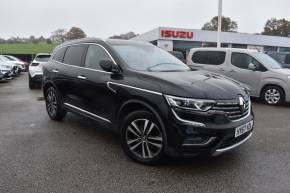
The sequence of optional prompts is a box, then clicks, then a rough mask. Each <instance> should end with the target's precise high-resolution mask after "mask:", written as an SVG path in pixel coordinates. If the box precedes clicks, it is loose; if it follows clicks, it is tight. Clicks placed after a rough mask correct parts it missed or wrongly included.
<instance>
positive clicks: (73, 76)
mask: <svg viewBox="0 0 290 193" xmlns="http://www.w3.org/2000/svg"><path fill="white" fill-rule="evenodd" d="M86 48H87V45H72V46H69V47H68V48H67V50H66V52H65V55H64V58H63V62H62V63H59V64H58V65H57V66H56V67H54V68H53V69H52V71H53V73H54V74H55V80H54V82H55V83H56V84H57V88H58V89H59V91H60V93H61V94H62V98H63V102H64V103H65V104H66V105H73V106H76V107H77V106H79V105H80V103H81V102H80V101H81V99H80V98H79V96H78V93H77V91H78V90H77V87H76V86H77V84H78V78H77V74H78V71H79V68H80V66H81V64H82V62H83V59H84V54H85V50H86Z"/></svg>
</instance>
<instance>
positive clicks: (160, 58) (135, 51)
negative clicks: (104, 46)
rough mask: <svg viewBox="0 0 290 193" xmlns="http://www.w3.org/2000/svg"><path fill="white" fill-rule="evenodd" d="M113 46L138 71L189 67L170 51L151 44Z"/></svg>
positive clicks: (186, 69) (174, 69) (181, 69)
mask: <svg viewBox="0 0 290 193" xmlns="http://www.w3.org/2000/svg"><path fill="white" fill-rule="evenodd" d="M113 48H114V49H115V50H116V51H117V53H118V54H119V55H120V56H121V57H122V58H123V60H124V61H125V62H126V63H127V64H128V65H129V67H130V68H132V69H134V70H138V71H159V72H160V71H189V70H190V69H189V67H188V66H186V65H185V64H183V63H182V62H181V61H180V60H178V59H177V58H175V57H174V56H172V55H171V54H170V53H168V52H166V51H164V50H162V49H160V48H158V47H156V46H153V45H144V44H116V45H113Z"/></svg>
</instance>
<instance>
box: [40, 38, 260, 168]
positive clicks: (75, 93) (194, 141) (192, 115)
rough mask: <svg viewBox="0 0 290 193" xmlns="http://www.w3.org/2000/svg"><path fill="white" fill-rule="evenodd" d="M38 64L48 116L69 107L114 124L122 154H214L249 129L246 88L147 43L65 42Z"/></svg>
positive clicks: (150, 160) (150, 159)
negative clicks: (42, 71) (40, 64)
mask: <svg viewBox="0 0 290 193" xmlns="http://www.w3.org/2000/svg"><path fill="white" fill-rule="evenodd" d="M43 70H44V74H43V91H44V96H45V101H46V108H47V112H48V115H49V117H50V118H51V119H52V120H57V121H58V120H62V119H63V118H64V117H65V115H66V113H67V112H68V111H70V112H74V113H77V114H80V115H83V116H86V117H89V118H91V119H94V120H96V121H98V122H100V123H101V124H103V125H104V126H108V127H110V128H113V129H115V130H116V131H118V132H119V133H120V138H121V143H122V147H123V149H124V151H125V152H126V153H127V155H128V156H129V157H131V158H132V159H134V160H135V161H138V162H141V163H143V164H155V163H158V162H159V161H161V160H162V158H164V156H165V155H170V156H195V155H201V154H203V155H217V154H220V153H223V152H226V151H228V150H231V149H233V148H235V147H237V146H239V145H240V144H242V143H243V142H245V141H247V140H248V139H249V138H250V137H251V136H252V130H253V124H254V123H253V113H252V110H251V101H250V98H249V92H248V90H247V89H246V88H243V87H242V85H240V84H239V83H237V82H233V81H231V80H229V79H227V78H224V77H222V76H220V75H217V74H213V73H209V72H206V71H192V70H191V69H190V68H188V67H187V66H186V65H185V64H183V63H182V62H181V61H180V60H178V59H177V58H175V57H174V56H172V55H171V54H169V53H168V52H166V51H164V50H162V49H160V48H158V47H156V46H154V45H151V44H149V43H144V42H134V41H126V40H106V41H103V40H100V39H82V40H77V41H72V42H68V43H64V44H62V45H60V46H58V47H57V48H56V49H55V51H54V53H53V55H52V57H51V59H50V61H49V62H48V64H47V65H45V66H44V69H43ZM105 128H107V127H105Z"/></svg>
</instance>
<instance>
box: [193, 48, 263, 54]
mask: <svg viewBox="0 0 290 193" xmlns="http://www.w3.org/2000/svg"><path fill="white" fill-rule="evenodd" d="M191 50H192V51H236V52H245V53H256V52H259V51H257V50H254V49H243V48H215V47H207V48H192V49H191Z"/></svg>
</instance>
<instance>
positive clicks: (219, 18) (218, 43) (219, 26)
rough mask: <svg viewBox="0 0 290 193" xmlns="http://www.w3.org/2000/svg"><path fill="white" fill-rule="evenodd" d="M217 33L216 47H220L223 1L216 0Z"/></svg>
mask: <svg viewBox="0 0 290 193" xmlns="http://www.w3.org/2000/svg"><path fill="white" fill-rule="evenodd" d="M218 1H219V6H218V31H217V47H218V48H220V47H221V31H222V9H223V0H218Z"/></svg>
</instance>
